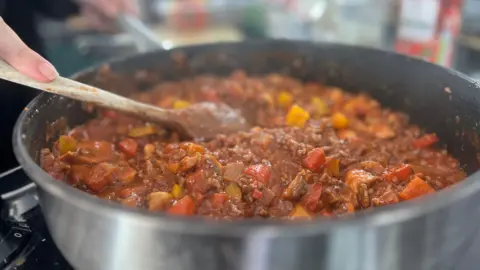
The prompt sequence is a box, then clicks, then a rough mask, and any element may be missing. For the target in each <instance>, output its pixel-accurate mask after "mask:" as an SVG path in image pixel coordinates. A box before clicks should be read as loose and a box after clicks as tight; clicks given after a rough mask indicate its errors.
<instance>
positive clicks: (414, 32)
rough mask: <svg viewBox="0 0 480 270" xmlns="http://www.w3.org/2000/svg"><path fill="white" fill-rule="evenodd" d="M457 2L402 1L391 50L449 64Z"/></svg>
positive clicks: (458, 21) (455, 33)
mask: <svg viewBox="0 0 480 270" xmlns="http://www.w3.org/2000/svg"><path fill="white" fill-rule="evenodd" d="M461 4H462V3H461V1H460V0H402V3H401V8H400V17H399V25H398V36H397V40H396V43H395V50H396V51H397V52H400V53H404V54H408V55H412V56H417V57H421V58H424V59H426V60H428V61H431V62H434V63H437V64H441V65H444V66H451V64H452V59H453V51H454V46H455V39H456V37H457V36H458V34H459V31H460V24H461Z"/></svg>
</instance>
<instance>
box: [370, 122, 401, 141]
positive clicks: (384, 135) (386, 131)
mask: <svg viewBox="0 0 480 270" xmlns="http://www.w3.org/2000/svg"><path fill="white" fill-rule="evenodd" d="M369 130H370V132H371V133H373V135H374V136H375V137H377V138H379V139H391V138H393V137H395V136H396V135H397V134H396V133H395V131H394V130H393V129H392V128H391V127H390V126H388V125H387V124H373V125H371V126H370V127H369Z"/></svg>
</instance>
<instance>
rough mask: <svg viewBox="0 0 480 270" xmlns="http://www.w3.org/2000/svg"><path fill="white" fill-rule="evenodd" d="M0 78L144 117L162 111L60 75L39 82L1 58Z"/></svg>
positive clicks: (156, 114)
mask: <svg viewBox="0 0 480 270" xmlns="http://www.w3.org/2000/svg"><path fill="white" fill-rule="evenodd" d="M0 79H4V80H7V81H11V82H14V83H18V84H22V85H25V86H29V87H32V88H35V89H38V90H42V91H45V92H49V93H52V94H58V95H62V96H65V97H69V98H72V99H75V100H80V101H84V102H88V103H93V104H95V105H98V106H101V107H107V108H111V109H115V110H118V111H123V112H127V113H133V114H135V115H140V116H144V117H149V116H150V115H149V114H151V112H152V110H154V111H155V116H156V118H158V115H159V114H161V113H162V111H163V110H162V109H160V108H157V107H154V106H151V105H148V104H144V103H140V102H136V101H134V100H131V99H128V98H125V97H122V96H119V95H116V94H113V93H110V92H108V91H105V90H102V89H99V88H96V87H93V86H90V85H86V84H83V83H79V82H76V81H74V80H70V79H67V78H64V77H60V76H58V77H57V78H56V79H55V80H54V81H52V82H50V83H43V82H39V81H36V80H34V79H31V78H30V77H28V76H26V75H24V74H22V73H20V72H18V71H17V70H16V69H14V68H13V67H12V66H10V65H9V64H8V63H6V62H5V61H2V60H0Z"/></svg>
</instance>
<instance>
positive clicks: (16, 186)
mask: <svg viewBox="0 0 480 270" xmlns="http://www.w3.org/2000/svg"><path fill="white" fill-rule="evenodd" d="M36 196H37V195H36V193H35V186H34V185H33V184H31V182H30V180H29V179H28V178H27V176H26V175H25V174H24V173H23V171H22V170H20V169H19V168H17V169H14V170H11V171H9V172H6V173H4V174H0V198H1V210H0V211H1V220H0V269H8V270H47V269H48V270H70V269H73V268H72V267H71V266H70V265H69V264H68V263H67V262H66V261H65V259H64V258H63V257H62V255H61V254H60V252H59V250H58V249H57V247H56V246H55V244H54V243H53V241H52V239H51V237H50V235H49V233H48V230H47V228H46V225H45V221H44V219H43V216H42V213H41V211H40V208H39V207H38V201H37V197H36ZM459 253H460V254H462V255H461V256H462V258H459V259H458V261H459V262H460V263H459V264H458V265H457V266H456V267H455V268H454V269H452V270H478V269H480V234H479V235H478V236H477V237H476V239H474V240H473V241H472V244H471V245H469V247H468V249H466V250H465V251H464V252H459ZM381 270H388V269H381ZM412 270H413V269H412Z"/></svg>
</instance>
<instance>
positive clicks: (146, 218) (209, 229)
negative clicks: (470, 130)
mask: <svg viewBox="0 0 480 270" xmlns="http://www.w3.org/2000/svg"><path fill="white" fill-rule="evenodd" d="M224 44H226V45H228V44H234V43H224ZM332 46H347V47H351V46H348V45H339V44H332ZM365 49H366V48H365ZM367 50H368V49H367ZM372 50H373V49H372ZM152 53H155V52H152ZM389 54H391V55H392V56H393V55H397V54H396V53H389ZM124 60H125V58H122V59H118V60H115V61H112V62H110V63H115V62H118V61H124ZM410 60H411V61H419V62H422V61H423V60H420V59H413V58H411V59H410ZM93 69H94V68H93ZM90 70H92V69H90ZM445 71H446V72H449V73H453V74H456V75H458V76H460V77H462V78H463V79H465V80H467V81H469V82H471V83H472V84H475V82H474V81H473V80H471V79H470V78H468V77H466V76H464V75H463V74H460V73H458V72H456V71H454V70H451V69H447V68H445ZM84 72H85V71H84ZM87 72H88V71H87ZM43 95H44V94H41V95H39V96H37V97H36V98H35V99H34V100H32V101H31V102H30V104H29V105H28V106H27V108H34V107H37V103H38V102H39V101H40V100H41V99H42V97H43ZM55 98H58V97H55ZM27 114H28V112H27V111H23V112H22V113H21V115H20V117H19V118H18V120H17V123H16V125H15V128H14V133H13V148H14V152H15V155H16V157H17V159H18V161H19V163H20V164H21V165H22V167H23V169H24V170H25V172H26V173H27V175H28V176H29V177H30V178H31V179H32V180H33V181H34V182H35V183H36V184H37V185H38V186H39V188H41V189H43V190H45V191H46V192H48V193H49V194H51V195H53V196H55V197H58V198H61V199H62V200H65V201H69V202H71V203H72V204H74V205H76V206H77V207H80V208H82V209H85V210H87V211H95V212H100V213H101V214H102V215H105V216H109V215H120V214H122V215H124V216H125V217H128V219H131V220H132V221H138V223H142V224H143V225H145V224H148V226H151V227H155V228H159V227H163V228H162V229H163V230H166V231H174V232H188V233H189V234H202V235H205V234H207V235H209V234H210V235H229V236H238V237H240V236H244V235H246V234H247V233H248V234H251V233H252V232H255V234H256V235H259V236H261V237H262V238H274V237H298V236H308V235H314V234H318V233H320V232H325V231H328V230H331V229H332V228H333V227H335V228H338V227H349V226H358V225H363V226H379V227H380V226H387V225H389V224H393V223H401V222H403V221H405V220H409V219H413V218H416V217H419V216H422V215H424V214H425V213H428V212H433V211H435V210H437V209H440V208H444V207H446V206H448V205H451V204H454V203H455V202H456V201H459V200H461V199H463V198H466V197H469V196H471V195H473V194H474V193H477V192H478V190H480V172H477V173H474V174H472V175H470V176H469V177H468V178H467V179H465V180H464V181H462V182H460V183H458V184H456V185H454V186H452V187H450V188H447V189H444V190H441V191H439V192H436V193H434V194H431V195H428V196H424V197H421V198H419V199H415V200H413V201H406V202H402V203H399V204H395V205H389V206H384V207H380V208H376V209H374V210H366V211H361V212H359V213H356V214H355V215H349V216H346V217H344V218H340V219H337V220H332V219H323V218H318V219H314V220H313V221H308V222H307V221H306V222H301V221H295V222H278V221H270V220H256V219H245V220H240V221H235V222H212V221H209V220H207V219H205V218H201V217H197V216H194V217H177V216H168V215H165V214H159V213H152V212H148V211H146V210H144V209H132V208H128V207H124V206H122V205H121V204H119V203H115V202H111V201H107V200H103V199H100V198H97V197H94V196H92V195H89V194H87V193H85V192H83V191H80V190H78V189H75V188H73V187H71V186H69V185H67V184H65V183H63V182H61V181H57V180H54V179H53V178H52V177H50V175H48V174H47V173H46V172H45V171H44V170H43V169H42V168H40V166H38V165H37V164H36V163H35V161H34V160H33V159H32V158H31V157H30V155H29V153H28V151H27V149H26V148H25V146H24V145H23V142H22V139H23V138H22V133H21V132H22V131H21V127H22V123H23V122H24V121H25V120H26V118H27V117H28V116H27ZM92 209H94V210H92ZM257 233H258V234H257Z"/></svg>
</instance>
